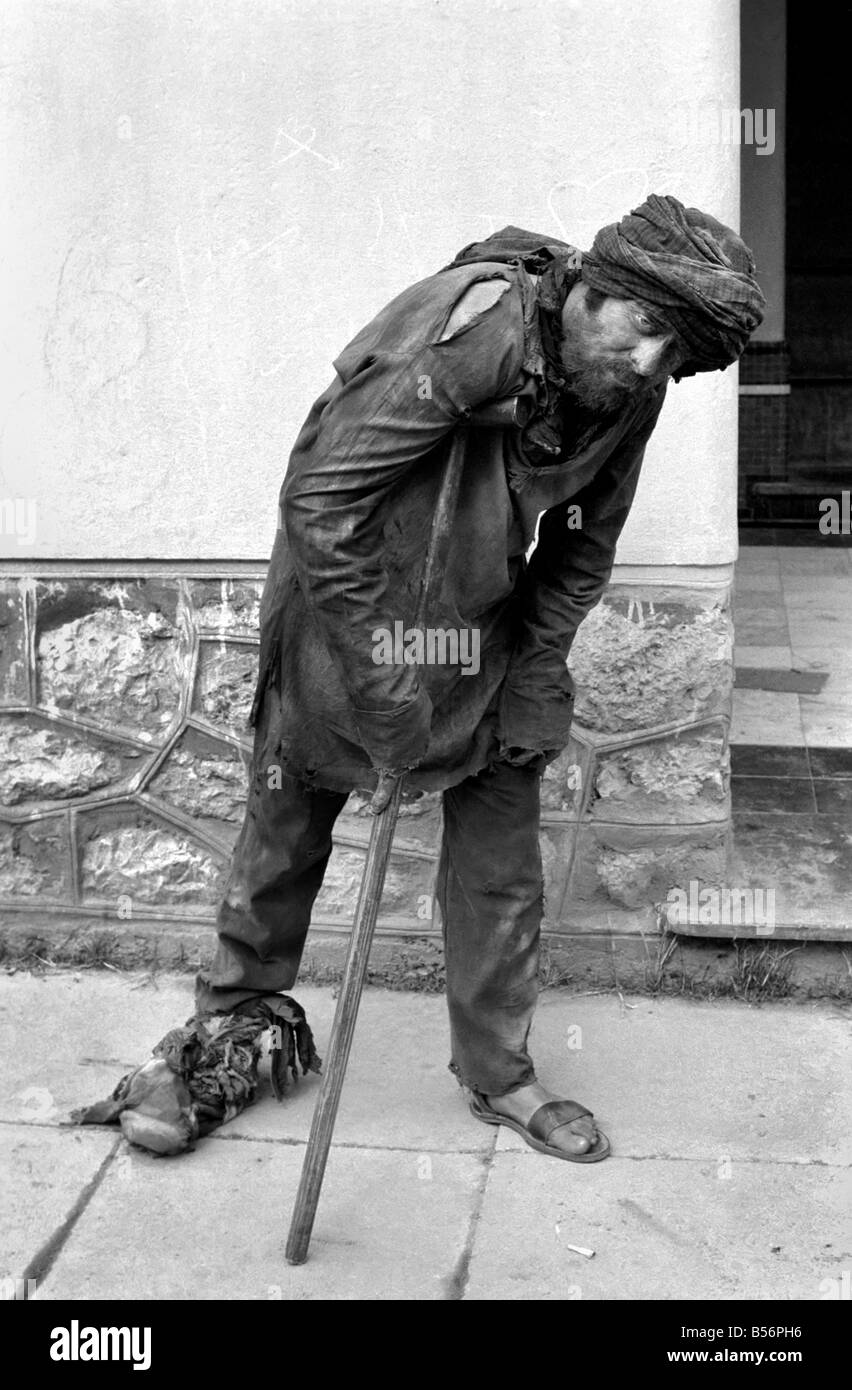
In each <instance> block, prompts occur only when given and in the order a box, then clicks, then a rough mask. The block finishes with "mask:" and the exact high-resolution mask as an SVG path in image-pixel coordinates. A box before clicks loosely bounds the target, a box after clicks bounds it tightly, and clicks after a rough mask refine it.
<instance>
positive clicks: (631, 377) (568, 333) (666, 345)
mask: <svg viewBox="0 0 852 1390" xmlns="http://www.w3.org/2000/svg"><path fill="white" fill-rule="evenodd" d="M562 329H563V345H562V362H563V366H564V368H565V371H566V372H567V373H568V388H567V389H568V391H569V392H570V393H571V395H573V396H575V397H576V399H577V400H579V401H580V402H581V403H582V404H583V405H585V406H588V407H589V408H590V409H592V410H600V411H609V410H616V409H618V408H619V407H620V406H625V405H628V404H629V402H630V400H631V399H632V397H633V395H634V394H635V392H636V391H637V390H640V389H641V388H642V387H643V386H644V385H645V384H646V383H650V384H651V385H655V384H657V383H660V382H664V381H666V379H667V378H668V377H669V376H671V374H672V373H673V372H675V371H677V369H678V366H680V365H681V364H682V363H683V361H684V356H685V354H684V352H683V349H682V346H681V344H680V343H679V342H678V340H677V338H676V335H675V334H674V333H673V332H672V330H671V329H670V328H669V327H668V326H667V325H666V323H665V321H664V320H663V319H662V318H661V317H660V315H659V313H658V311H657V310H656V309H654V308H653V307H652V306H650V305H647V304H643V303H642V302H641V301H640V300H638V299H613V298H612V297H611V296H609V295H603V296H597V295H595V294H594V293H593V292H590V290H589V288H588V286H587V285H585V284H584V283H583V282H582V280H578V281H577V283H576V284H575V285H574V286H573V287H572V289H571V291H570V293H569V294H568V298H567V299H566V301H565V307H564V309H563V311H562Z"/></svg>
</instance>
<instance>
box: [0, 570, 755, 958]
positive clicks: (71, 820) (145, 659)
mask: <svg viewBox="0 0 852 1390" xmlns="http://www.w3.org/2000/svg"><path fill="white" fill-rule="evenodd" d="M175 569H176V572H175V574H174V576H173V577H166V578H163V577H159V576H157V577H148V578H146V577H145V576H144V575H142V574H140V575H139V577H138V578H131V579H117V578H111V577H109V576H105V577H104V578H97V579H63V580H57V579H40V578H39V577H38V576H32V577H30V578H26V579H17V580H16V579H6V580H2V579H0V800H2V812H0V906H3V905H5V906H6V907H14V908H18V909H22V908H28V907H29V908H31V909H32V910H33V911H35V910H36V909H37V910H38V911H40V912H45V911H48V912H50V911H56V912H59V911H61V912H63V913H66V914H67V913H68V912H69V911H70V912H71V913H72V914H73V913H76V914H78V915H80V916H81V917H85V916H95V917H98V916H99V917H105V918H108V919H114V920H117V921H119V922H120V921H122V920H123V921H128V920H132V917H133V915H136V916H138V917H140V918H143V919H146V920H150V919H152V918H153V919H154V920H156V919H158V918H159V919H161V920H164V921H166V920H171V919H189V920H192V921H203V922H209V921H212V919H213V917H214V916H215V908H216V904H217V902H218V898H219V896H220V894H221V892H222V891H223V889H224V885H225V880H226V876H227V868H228V861H229V855H230V851H231V848H232V846H233V843H234V840H235V838H236V834H237V832H238V829H239V825H240V822H241V819H242V814H243V809H244V805H245V795H246V774H247V770H248V765H249V758H250V750H251V738H250V731H249V730H248V727H247V714H248V708H249V705H250V701H251V696H252V693H253V688H254V680H255V673H256V665H257V645H258V637H257V623H258V615H259V604H260V595H261V589H262V580H261V579H260V578H255V579H247V578H245V577H244V576H225V575H223V576H222V577H221V578H220V579H214V580H211V579H199V578H196V577H194V576H193V575H192V574H191V573H189V572H187V568H186V567H183V568H181V567H178V566H176V567H175ZM732 651H733V647H732V625H731V615H730V607H729V599H728V594H727V592H726V591H724V590H712V591H707V590H696V591H692V590H689V589H687V588H683V589H679V590H667V591H665V592H664V593H662V594H661V593H659V592H657V593H656V594H655V593H654V592H653V591H649V590H648V589H647V588H641V587H639V586H634V587H632V588H628V587H625V586H612V587H611V588H610V590H608V592H607V594H606V595H605V596H604V599H603V601H602V602H601V604H600V605H599V607H598V608H597V609H596V610H594V612H593V613H592V614H591V615H590V616H589V618H588V619H587V620H586V622H585V623H584V624H583V625H582V627H581V629H580V632H579V633H578V636H577V639H576V641H575V644H574V648H573V650H572V654H571V658H570V661H569V665H570V668H571V670H572V673H573V675H574V678H575V681H576V684H577V692H578V693H577V705H576V711H577V718H576V721H575V725H574V729H573V732H572V736H571V740H570V742H569V745H568V747H567V748H566V749H565V750H564V752H563V753H562V754H561V756H560V757H559V758H558V759H557V760H556V761H555V762H554V763H553V764H551V765H550V767H548V768H547V769H546V771H545V775H544V778H543V782H542V835H541V843H542V858H543V863H544V870H545V885H546V887H545V903H546V921H547V925H548V926H549V928H550V929H551V930H557V931H566V932H572V933H573V932H577V931H584V930H585V931H595V930H598V929H599V924H600V922H601V921H603V920H606V921H609V914H610V913H611V912H612V911H615V912H617V910H618V909H619V908H620V907H621V908H636V907H642V906H647V908H648V916H649V922H650V921H652V920H654V919H655V912H654V904H655V902H657V901H659V900H660V898H664V897H665V893H666V891H667V889H668V887H671V886H683V882H684V881H688V879H690V878H698V879H699V880H700V881H701V882H702V883H709V884H712V883H721V882H723V881H724V871H725V864H726V856H727V849H728V842H729V830H730V797H729V777H728V751H727V746H728V723H729V719H730V706H731V696H732V686H733V661H732ZM367 800H368V794H364V793H353V794H352V796H351V797H350V799H349V802H348V803H347V807H346V810H345V811H344V813H343V815H342V816H341V817H340V819H339V820H338V822H337V826H336V830H335V850H334V853H333V855H332V859H331V861H330V864H329V869H328V872H327V875H326V879H325V882H324V885H323V889H322V892H321V893H320V896H319V898H318V900H317V905H316V911H315V916H314V920H315V921H316V922H317V923H318V924H319V925H322V924H323V923H329V924H331V923H335V924H339V925H345V923H346V922H348V921H349V920H351V916H352V912H353V910H354V902H355V897H356V893H357V886H358V882H359V879H360V869H361V866H362V864H363V860H364V854H365V851H366V845H367V842H368V839H369V826H370V817H369V812H368V810H367ZM439 839H440V796H439V795H438V794H433V795H407V796H406V797H405V798H404V801H403V807H402V813H401V816H400V822H399V826H398V829H397V834H396V837H395V840H394V848H393V854H392V860H391V864H390V866H389V871H388V879H387V887H386V892H385V899H384V904H383V920H385V921H387V922H390V923H392V924H394V925H396V926H402V927H404V928H406V929H407V930H410V931H411V932H412V934H416V935H423V934H424V933H426V934H429V933H430V932H432V931H434V929H435V928H434V927H433V926H432V925H431V923H432V920H433V918H432V911H433V902H432V885H433V877H434V869H435V862H436V859H437V850H438V844H439Z"/></svg>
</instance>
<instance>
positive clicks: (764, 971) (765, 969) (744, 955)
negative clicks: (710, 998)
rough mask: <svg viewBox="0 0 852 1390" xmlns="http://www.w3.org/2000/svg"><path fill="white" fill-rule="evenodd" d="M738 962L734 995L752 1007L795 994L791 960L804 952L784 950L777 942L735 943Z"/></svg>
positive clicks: (733, 973)
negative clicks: (768, 1000) (793, 956)
mask: <svg viewBox="0 0 852 1390" xmlns="http://www.w3.org/2000/svg"><path fill="white" fill-rule="evenodd" d="M734 947H735V950H736V959H735V962H734V968H733V970H732V972H731V994H732V996H733V997H734V998H735V999H742V1000H744V1001H746V1002H747V1003H749V1004H758V1003H761V1002H762V1001H763V1000H765V999H786V998H788V997H789V995H790V994H791V993H792V990H791V985H790V957H791V956H792V955H794V953H795V952H796V951H798V950H800V949H801V948H800V947H798V946H791V947H790V948H789V949H787V950H783V949H782V948H781V947H780V946H779V945H778V944H777V943H776V942H769V941H765V942H764V943H763V945H762V946H758V945H757V944H756V943H755V942H753V941H746V942H743V943H740V942H738V941H737V942H735V943H734Z"/></svg>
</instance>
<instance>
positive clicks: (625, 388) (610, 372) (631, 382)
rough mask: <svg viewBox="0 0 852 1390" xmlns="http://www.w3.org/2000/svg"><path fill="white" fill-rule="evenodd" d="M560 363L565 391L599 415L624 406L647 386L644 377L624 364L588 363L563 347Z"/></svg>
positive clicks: (580, 356) (583, 357)
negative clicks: (563, 371) (564, 373)
mask: <svg viewBox="0 0 852 1390" xmlns="http://www.w3.org/2000/svg"><path fill="white" fill-rule="evenodd" d="M562 363H563V366H564V368H565V371H566V374H567V380H566V384H565V390H566V392H567V393H568V394H569V395H570V396H573V397H574V399H575V400H577V401H579V402H580V404H581V405H583V406H585V407H586V408H587V409H588V410H595V411H599V412H600V413H601V414H609V413H610V412H611V411H615V410H618V409H619V407H621V406H624V405H626V404H627V403H628V402H629V401H630V400H631V399H632V398H633V397H634V396H635V394H636V392H637V391H638V390H640V389H641V388H642V387H643V386H645V385H647V382H646V381H645V378H644V377H641V376H640V375H639V373H638V372H635V371H634V370H633V368H632V367H631V366H629V365H628V364H627V363H626V362H606V361H594V360H591V361H590V360H589V359H588V358H587V357H585V356H583V354H581V353H579V352H576V351H574V350H572V349H571V348H568V347H567V346H565V345H563V350H562Z"/></svg>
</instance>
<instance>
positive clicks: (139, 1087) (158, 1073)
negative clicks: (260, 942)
mask: <svg viewBox="0 0 852 1390" xmlns="http://www.w3.org/2000/svg"><path fill="white" fill-rule="evenodd" d="M267 1031H269V1032H270V1034H271V1037H270V1064H271V1080H272V1090H273V1092H274V1094H275V1097H276V1099H277V1100H282V1099H283V1097H284V1094H285V1092H286V1090H287V1088H288V1085H289V1082H290V1078H291V1077H292V1079H293V1081H296V1080H298V1075H299V1067H301V1070H302V1074H303V1075H306V1074H307V1073H308V1072H309V1071H313V1072H318V1071H319V1070H320V1067H321V1064H322V1063H321V1059H320V1057H318V1056H317V1051H316V1048H315V1047H314V1039H313V1034H312V1032H311V1030H310V1028H309V1026H308V1022H307V1019H306V1018H305V1011H304V1009H303V1008H302V1006H301V1005H300V1004H297V1002H296V1000H295V999H291V998H290V997H289V996H288V995H286V994H272V995H265V996H263V998H258V999H252V1000H250V1001H249V1002H248V1003H246V1004H244V1005H241V1006H240V1008H239V1009H238V1010H236V1011H235V1012H234V1013H230V1014H208V1015H204V1016H202V1017H200V1018H191V1019H189V1020H188V1021H187V1023H186V1024H185V1026H184V1027H183V1028H173V1029H172V1030H171V1032H169V1033H167V1034H166V1036H165V1037H164V1038H162V1039H161V1041H160V1042H158V1043H157V1046H156V1047H155V1048H154V1049H153V1053H152V1056H151V1057H150V1058H149V1060H148V1061H147V1062H144V1063H143V1064H142V1066H141V1067H136V1069H135V1070H134V1071H131V1072H128V1074H127V1075H126V1076H123V1077H122V1078H121V1080H120V1081H119V1083H118V1085H117V1086H116V1088H115V1090H114V1091H113V1093H112V1095H111V1096H110V1097H109V1098H108V1099H107V1100H103V1101H98V1102H97V1104H95V1105H89V1106H86V1107H85V1108H84V1109H81V1110H74V1111H72V1113H71V1120H72V1122H73V1123H74V1124H79V1125H104V1124H120V1125H121V1129H122V1133H123V1134H124V1137H125V1139H127V1140H128V1142H129V1143H131V1144H136V1145H137V1146H138V1147H140V1148H143V1149H148V1150H149V1151H150V1152H151V1153H155V1154H179V1153H184V1152H185V1151H186V1150H187V1149H191V1148H192V1147H193V1146H194V1144H195V1141H196V1139H198V1138H200V1137H202V1136H204V1135H205V1134H209V1133H210V1132H211V1130H214V1129H217V1128H218V1126H219V1125H222V1124H225V1123H226V1122H227V1121H228V1120H232V1119H233V1118H234V1116H235V1115H239V1114H240V1112H241V1111H242V1110H245V1108H246V1106H248V1105H251V1103H252V1101H253V1100H254V1098H255V1093H256V1091H257V1085H258V1064H259V1062H260V1058H261V1055H262V1052H263V1036H264V1034H265V1033H266V1032H267Z"/></svg>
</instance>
